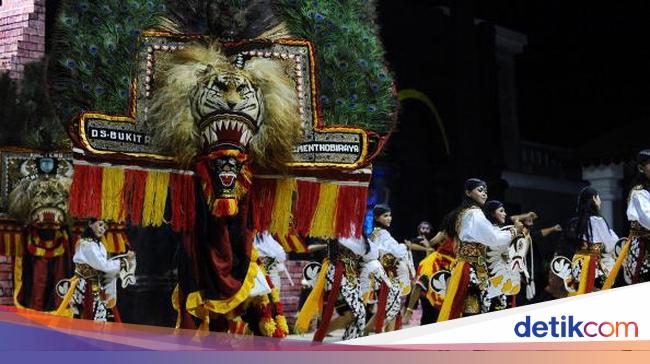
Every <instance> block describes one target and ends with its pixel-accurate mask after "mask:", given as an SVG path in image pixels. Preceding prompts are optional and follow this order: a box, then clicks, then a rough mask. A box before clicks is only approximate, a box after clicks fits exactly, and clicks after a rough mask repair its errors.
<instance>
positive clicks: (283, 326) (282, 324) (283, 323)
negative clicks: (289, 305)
mask: <svg viewBox="0 0 650 364" xmlns="http://www.w3.org/2000/svg"><path fill="white" fill-rule="evenodd" d="M275 322H276V324H277V325H278V327H279V328H280V330H281V331H282V332H283V333H284V334H285V335H287V334H289V325H287V318H286V317H284V315H277V316H275Z"/></svg>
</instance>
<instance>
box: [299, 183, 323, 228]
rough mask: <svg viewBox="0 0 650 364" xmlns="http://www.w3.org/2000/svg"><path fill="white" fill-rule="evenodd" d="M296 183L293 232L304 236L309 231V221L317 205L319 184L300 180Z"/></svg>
mask: <svg viewBox="0 0 650 364" xmlns="http://www.w3.org/2000/svg"><path fill="white" fill-rule="evenodd" d="M296 182H297V187H296V191H297V195H298V198H297V200H296V208H295V211H294V221H295V230H296V232H297V233H298V234H300V235H303V236H306V235H308V234H309V230H310V229H311V221H312V219H313V218H314V213H315V212H316V207H317V205H318V196H319V193H320V184H319V183H316V182H308V181H301V180H298V181H296Z"/></svg>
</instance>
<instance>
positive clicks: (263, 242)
mask: <svg viewBox="0 0 650 364" xmlns="http://www.w3.org/2000/svg"><path fill="white" fill-rule="evenodd" d="M254 243H255V248H256V249H257V252H258V253H259V255H260V256H261V257H269V258H273V259H275V260H276V261H277V262H278V263H284V261H285V260H287V253H286V252H285V251H284V248H283V247H282V245H280V243H278V242H277V240H275V239H273V236H271V234H269V233H268V232H267V231H265V232H263V233H261V234H258V235H257V236H256V237H255V241H254Z"/></svg>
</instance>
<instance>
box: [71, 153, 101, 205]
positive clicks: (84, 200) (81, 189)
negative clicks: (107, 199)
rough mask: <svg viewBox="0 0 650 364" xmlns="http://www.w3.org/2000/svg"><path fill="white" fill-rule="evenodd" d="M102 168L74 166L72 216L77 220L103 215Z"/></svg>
mask: <svg viewBox="0 0 650 364" xmlns="http://www.w3.org/2000/svg"><path fill="white" fill-rule="evenodd" d="M101 197H102V168H101V167H97V166H88V165H80V164H75V165H74V177H73V179H72V185H71V186H70V215H71V216H72V217H75V218H87V217H99V216H100V215H101V213H102V199H101Z"/></svg>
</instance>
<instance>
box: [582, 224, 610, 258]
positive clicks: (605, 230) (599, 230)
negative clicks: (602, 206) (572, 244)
mask: <svg viewBox="0 0 650 364" xmlns="http://www.w3.org/2000/svg"><path fill="white" fill-rule="evenodd" d="M589 223H590V224H591V241H589V243H603V244H605V250H606V251H608V252H610V251H612V250H614V247H615V246H616V242H617V241H618V235H616V233H615V232H614V230H612V229H610V228H609V226H607V223H606V222H605V219H603V218H602V217H600V216H592V217H590V218H589ZM583 239H584V240H587V239H586V237H583Z"/></svg>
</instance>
